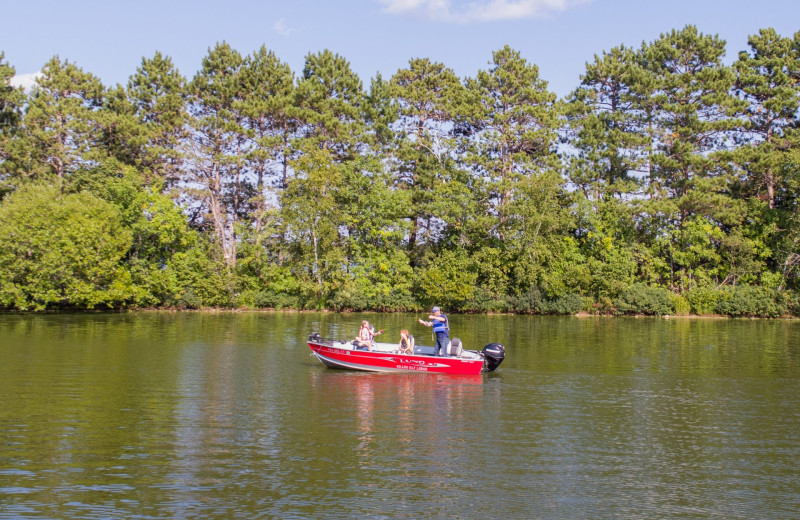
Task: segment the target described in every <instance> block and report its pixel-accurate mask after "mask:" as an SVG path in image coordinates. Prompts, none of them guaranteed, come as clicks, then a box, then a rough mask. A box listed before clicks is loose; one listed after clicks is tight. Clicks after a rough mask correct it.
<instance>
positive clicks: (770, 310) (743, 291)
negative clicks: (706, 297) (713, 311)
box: [717, 285, 786, 318]
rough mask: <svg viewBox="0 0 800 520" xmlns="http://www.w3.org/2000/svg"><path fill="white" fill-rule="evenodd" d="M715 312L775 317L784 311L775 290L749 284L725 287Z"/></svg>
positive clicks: (738, 315) (737, 315)
mask: <svg viewBox="0 0 800 520" xmlns="http://www.w3.org/2000/svg"><path fill="white" fill-rule="evenodd" d="M717 312H718V313H720V314H726V315H728V316H736V317H740V316H741V317H764V318H777V317H779V316H782V315H783V314H784V313H785V312H786V307H785V305H784V304H783V303H782V302H780V301H779V300H778V293H777V292H776V291H773V290H770V289H767V288H764V287H753V286H750V285H744V286H738V287H725V288H723V290H722V291H721V295H720V299H719V301H718V302H717Z"/></svg>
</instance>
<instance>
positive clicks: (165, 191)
mask: <svg viewBox="0 0 800 520" xmlns="http://www.w3.org/2000/svg"><path fill="white" fill-rule="evenodd" d="M725 47H726V44H725V42H724V41H723V40H721V39H720V38H719V37H718V36H716V35H706V34H703V33H701V32H699V31H698V30H697V28H696V27H694V26H691V25H690V26H686V27H684V28H683V29H681V30H672V31H670V32H668V33H665V34H662V35H661V36H660V37H659V38H658V39H656V40H654V41H652V42H644V43H642V45H641V46H640V47H638V48H633V47H626V46H624V45H621V46H619V47H615V48H613V49H611V50H608V51H604V52H602V53H601V54H598V55H595V56H594V58H593V59H592V60H591V61H589V62H587V64H586V70H585V72H584V74H583V75H582V76H581V77H580V83H579V84H578V85H577V87H576V88H575V90H574V91H573V92H572V93H570V94H569V95H568V96H566V97H565V98H563V99H559V98H558V96H556V95H555V94H554V93H553V92H551V91H549V90H548V84H547V81H546V80H545V79H543V78H541V77H540V75H539V71H538V68H537V67H536V65H535V64H532V63H530V62H528V61H527V60H526V59H525V58H524V57H522V56H521V54H520V53H519V52H518V51H515V50H513V49H511V48H509V47H508V46H506V47H504V48H502V49H500V50H497V51H495V52H493V53H491V60H490V61H489V62H488V67H487V68H486V70H481V71H479V72H478V73H477V74H476V75H475V76H474V77H468V78H459V77H457V76H456V74H455V73H454V72H453V71H452V70H451V69H450V68H448V67H447V66H446V65H445V64H443V63H437V62H434V61H431V60H430V59H427V58H418V59H412V60H410V61H409V63H408V66H407V67H406V68H403V69H400V70H398V71H397V72H396V73H395V74H394V75H393V76H392V77H391V78H388V79H384V78H383V77H382V76H381V75H379V74H378V75H376V77H374V78H372V79H371V80H370V84H369V86H365V85H364V84H363V83H362V81H361V79H359V77H358V76H357V75H356V74H355V73H354V72H353V71H352V70H351V68H350V64H349V63H348V61H347V60H346V59H345V58H344V57H342V56H340V55H338V54H335V53H333V52H331V51H328V50H325V51H321V52H318V53H310V54H308V55H307V56H306V58H305V64H304V67H303V70H302V71H301V72H300V73H299V74H297V75H296V74H295V72H294V71H292V70H291V68H290V67H289V66H288V65H287V64H286V63H285V62H283V61H281V60H280V59H279V58H278V56H276V55H275V53H273V52H271V51H269V50H268V49H267V48H266V47H262V48H260V49H258V50H257V51H255V52H253V53H252V54H250V55H243V54H241V53H240V52H239V51H237V50H235V49H233V48H232V47H231V46H230V45H229V44H227V43H225V42H222V43H217V44H216V45H215V46H214V47H213V48H210V49H209V50H208V54H207V55H206V56H205V57H204V59H203V61H202V64H201V67H200V70H198V71H197V73H196V74H195V75H194V76H193V77H192V78H187V77H184V76H182V75H181V73H180V72H179V71H178V70H177V69H176V67H175V66H174V64H173V62H172V60H171V59H170V58H169V57H168V56H164V55H162V54H161V53H158V52H157V53H155V55H154V56H153V57H152V58H144V59H142V61H141V64H140V65H139V67H138V68H137V69H136V71H135V72H134V73H133V74H132V75H131V76H130V78H129V80H128V82H127V84H126V85H116V86H114V87H106V86H104V85H103V84H102V83H101V81H100V80H99V79H98V78H97V77H96V76H94V75H93V74H91V73H89V72H86V71H84V70H83V69H81V68H80V67H79V66H78V65H77V64H75V63H72V62H70V61H69V60H65V59H61V58H60V57H58V56H55V57H53V58H52V59H51V60H50V61H48V62H47V63H46V64H45V65H44V67H43V68H42V72H41V75H40V76H39V77H38V79H37V80H36V85H35V86H34V87H33V88H32V89H31V90H30V91H29V92H26V91H24V90H22V89H21V88H14V87H12V86H11V78H12V77H13V76H14V74H15V70H14V68H13V66H12V65H11V64H9V63H8V62H7V61H6V60H5V56H4V54H3V53H2V52H0V87H2V88H0V308H3V309H8V310H45V309H101V308H127V307H133V308H141V307H181V308H198V307H265V308H298V309H302V308H313V309H323V308H326V309H334V310H378V311H403V310H414V309H419V308H421V307H423V306H427V305H430V304H432V303H436V304H438V305H442V306H444V307H445V308H446V309H448V310H451V311H462V312H494V311H497V312H518V313H556V314H562V313H575V312H579V311H590V312H604V313H645V314H673V313H676V314H689V313H694V314H726V315H731V316H781V315H789V314H791V315H796V314H798V313H800V285H799V282H800V278H799V277H798V274H800V244H799V243H798V241H799V240H800V225H799V224H800V222H799V221H800V218H799V217H800V207H798V181H800V152H799V151H800V120H799V119H798V114H799V112H798V103H800V32H798V33H796V34H795V35H794V36H793V37H787V36H782V35H779V34H777V33H776V32H775V31H774V30H773V29H762V30H760V31H758V33H757V34H754V35H752V36H751V37H750V38H749V39H748V46H747V49H745V50H743V51H741V52H739V54H738V57H737V58H736V59H735V61H733V63H732V64H731V65H727V64H725V62H724V61H723V58H724V56H725V51H726V48H725Z"/></svg>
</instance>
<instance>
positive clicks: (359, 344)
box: [353, 320, 383, 350]
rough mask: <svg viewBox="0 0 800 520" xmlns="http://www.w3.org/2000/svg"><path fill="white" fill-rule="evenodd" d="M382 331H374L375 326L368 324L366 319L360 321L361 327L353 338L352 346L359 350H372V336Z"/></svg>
mask: <svg viewBox="0 0 800 520" xmlns="http://www.w3.org/2000/svg"><path fill="white" fill-rule="evenodd" d="M381 332H383V331H382V330H380V331H378V332H375V328H374V327H372V326H370V324H369V322H368V321H367V320H364V321H362V322H361V329H360V330H359V331H358V335H357V336H356V339H354V340H353V346H354V347H355V348H357V349H361V350H372V338H374V337H375V336H377V335H378V334H380V333H381Z"/></svg>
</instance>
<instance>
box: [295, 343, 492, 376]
mask: <svg viewBox="0 0 800 520" xmlns="http://www.w3.org/2000/svg"><path fill="white" fill-rule="evenodd" d="M308 346H309V347H310V348H311V352H312V353H313V355H315V356H317V359H319V360H320V361H321V362H322V364H323V365H325V366H327V367H330V368H343V369H349V370H364V371H368V372H433V373H436V374H462V375H474V374H480V373H481V372H492V371H494V370H495V369H496V368H497V367H498V366H500V363H502V362H503V359H505V348H504V347H503V345H501V344H500V343H490V344H488V345H486V346H485V347H484V348H483V350H480V351H478V350H466V349H462V348H461V342H460V340H459V339H458V338H453V340H452V341H451V342H450V345H449V346H448V349H447V355H444V356H434V355H433V347H426V346H419V345H415V346H414V350H413V353H412V354H400V353H399V351H398V347H397V344H396V343H373V344H372V346H371V350H361V349H359V348H356V346H355V345H353V342H352V341H338V340H332V339H326V338H322V337H321V336H320V335H319V333H316V332H315V333H314V334H311V335H310V336H309V337H308Z"/></svg>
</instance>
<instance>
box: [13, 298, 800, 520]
mask: <svg viewBox="0 0 800 520" xmlns="http://www.w3.org/2000/svg"><path fill="white" fill-rule="evenodd" d="M365 317H366V318H367V319H370V320H371V321H373V322H375V323H376V325H377V327H378V328H384V329H386V330H387V333H386V336H388V337H391V338H394V336H398V333H397V330H398V329H399V328H400V327H401V326H406V327H408V328H409V329H411V332H412V333H413V334H416V336H417V342H418V343H428V344H430V341H429V340H427V338H428V337H429V333H430V332H429V329H426V328H424V327H422V326H420V325H415V324H414V323H415V321H416V318H417V316H415V315H388V316H383V315H362V314H352V315H336V314H314V313H311V314H306V313H274V314H270V313H221V314H208V313H138V314H123V315H47V316H26V315H25V316H20V315H0V403H1V404H0V518H2V519H10V518H14V519H17V518H23V519H24V518H37V519H40V518H87V519H100V518H103V519H105V518H136V519H149V518H226V519H227V518H234V519H238V518H241V519H250V518H281V519H293V518H294V519H301V518H302V519H305V518H341V519H350V518H371V519H383V518H441V519H445V518H447V519H452V518H464V519H473V518H474V519H478V518H506V519H532V518H543V519H574V518H595V519H599V518H609V519H611V518H613V519H626V518H661V519H672V518H675V519H685V518H698V519H699V518H703V519H705V518H719V519H736V518H741V519H752V518H774V519H785V518H800V403H798V399H800V322H786V321H743V320H742V321H740V320H680V319H673V320H661V319H627V318H548V317H521V316H516V317H512V316H452V317H451V324H452V329H453V335H454V336H458V337H460V338H462V340H463V341H464V343H465V345H466V346H467V347H468V348H480V347H482V346H483V345H484V344H486V343H490V342H493V341H500V342H502V343H504V344H505V345H506V348H507V357H506V360H505V362H504V364H503V365H502V366H501V367H500V368H499V369H498V371H497V372H495V373H493V374H489V375H484V376H478V377H466V378H464V377H457V376H437V375H433V374H418V373H414V374H365V373H356V372H346V371H336V370H331V369H326V368H324V367H323V366H322V365H321V364H320V363H319V362H318V361H317V360H316V359H315V358H312V357H310V356H309V352H310V351H309V349H308V346H307V345H306V343H305V338H306V337H307V335H308V334H309V333H310V332H312V331H319V332H321V333H322V334H323V335H324V336H331V337H338V338H349V337H352V336H354V335H355V333H356V332H357V330H358V324H359V322H360V320H361V319H362V318H365Z"/></svg>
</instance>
